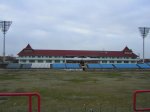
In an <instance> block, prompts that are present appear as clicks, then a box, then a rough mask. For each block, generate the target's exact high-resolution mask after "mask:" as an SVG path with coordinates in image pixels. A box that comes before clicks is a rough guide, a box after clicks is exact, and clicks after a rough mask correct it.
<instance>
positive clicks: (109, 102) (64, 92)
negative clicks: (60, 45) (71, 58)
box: [0, 70, 150, 112]
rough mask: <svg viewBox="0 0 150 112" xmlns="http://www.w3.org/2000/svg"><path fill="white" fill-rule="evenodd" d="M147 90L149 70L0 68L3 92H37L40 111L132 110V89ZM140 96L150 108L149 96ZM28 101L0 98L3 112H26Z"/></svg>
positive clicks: (0, 90) (125, 111) (0, 89)
mask: <svg viewBox="0 0 150 112" xmlns="http://www.w3.org/2000/svg"><path fill="white" fill-rule="evenodd" d="M144 89H146V90H149V89H150V71H93V72H92V71H86V72H83V71H64V70H0V92H1V93H2V92H38V93H40V95H41V100H42V102H41V107H42V109H41V110H42V111H41V112H133V104H132V103H133V101H132V97H133V92H134V91H135V90H144ZM149 96H150V95H149ZM139 99H140V100H139V102H138V105H139V106H143V107H150V98H149V97H148V96H147V95H143V96H142V95H141V96H140V97H139ZM26 100H27V99H26V98H24V97H23V98H20V97H17V98H15V97H13V98H12V97H0V112H10V110H11V112H20V111H21V112H27V111H26V110H27V101H26ZM35 102H36V100H34V99H33V103H34V104H36V103H35ZM33 106H34V108H35V109H34V112H36V105H33Z"/></svg>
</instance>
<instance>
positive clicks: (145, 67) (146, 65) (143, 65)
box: [137, 63, 150, 69]
mask: <svg viewBox="0 0 150 112" xmlns="http://www.w3.org/2000/svg"><path fill="white" fill-rule="evenodd" d="M137 65H138V66H139V68H142V69H150V66H149V65H148V64H146V63H141V64H137Z"/></svg>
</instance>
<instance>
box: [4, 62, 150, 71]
mask: <svg viewBox="0 0 150 112" xmlns="http://www.w3.org/2000/svg"><path fill="white" fill-rule="evenodd" d="M6 68H7V69H83V68H86V70H88V69H89V70H92V69H114V70H115V69H118V70H119V69H150V64H147V63H141V64H98V63H92V64H85V66H81V65H80V64H79V63H53V64H50V63H32V64H19V63H10V64H8V65H7V67H6Z"/></svg>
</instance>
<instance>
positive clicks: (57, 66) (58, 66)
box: [52, 63, 66, 69]
mask: <svg viewBox="0 0 150 112" xmlns="http://www.w3.org/2000/svg"><path fill="white" fill-rule="evenodd" d="M52 68H53V69H66V64H65V63H54V64H52Z"/></svg>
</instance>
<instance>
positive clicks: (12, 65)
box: [6, 63, 21, 69]
mask: <svg viewBox="0 0 150 112" xmlns="http://www.w3.org/2000/svg"><path fill="white" fill-rule="evenodd" d="M20 67H21V65H20V64H18V63H9V64H8V65H7V67H6V68H8V69H19V68H20Z"/></svg>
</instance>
